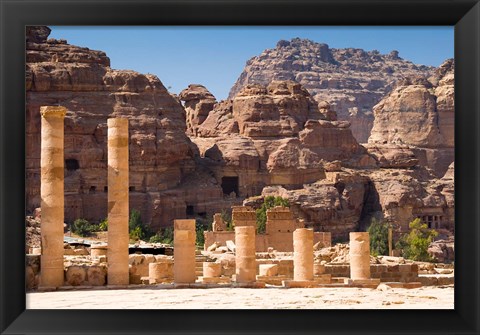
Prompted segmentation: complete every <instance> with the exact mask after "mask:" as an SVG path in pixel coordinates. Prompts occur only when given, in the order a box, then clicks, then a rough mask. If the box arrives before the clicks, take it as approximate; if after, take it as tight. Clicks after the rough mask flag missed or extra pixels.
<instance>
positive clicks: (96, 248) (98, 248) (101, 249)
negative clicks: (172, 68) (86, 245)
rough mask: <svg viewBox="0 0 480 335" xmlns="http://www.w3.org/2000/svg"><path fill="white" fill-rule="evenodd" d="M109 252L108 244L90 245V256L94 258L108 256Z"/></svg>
mask: <svg viewBox="0 0 480 335" xmlns="http://www.w3.org/2000/svg"><path fill="white" fill-rule="evenodd" d="M107 252H108V247H107V246H106V245H92V246H91V247H90V256H91V257H92V258H99V257H100V256H107Z"/></svg>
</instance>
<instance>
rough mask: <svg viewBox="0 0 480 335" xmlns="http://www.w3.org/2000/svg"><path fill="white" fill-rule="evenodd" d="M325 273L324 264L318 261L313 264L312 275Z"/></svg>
mask: <svg viewBox="0 0 480 335" xmlns="http://www.w3.org/2000/svg"><path fill="white" fill-rule="evenodd" d="M324 273H325V265H323V264H320V263H314V264H313V274H314V276H319V275H322V274H324Z"/></svg>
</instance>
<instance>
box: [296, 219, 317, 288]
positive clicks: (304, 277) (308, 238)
mask: <svg viewBox="0 0 480 335" xmlns="http://www.w3.org/2000/svg"><path fill="white" fill-rule="evenodd" d="M293 280H295V281H312V280H313V230H312V229H307V228H299V229H296V230H295V231H294V232H293Z"/></svg>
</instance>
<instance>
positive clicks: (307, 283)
mask: <svg viewBox="0 0 480 335" xmlns="http://www.w3.org/2000/svg"><path fill="white" fill-rule="evenodd" d="M282 285H283V287H286V288H313V287H318V283H317V282H315V281H313V280H284V281H283V283H282Z"/></svg>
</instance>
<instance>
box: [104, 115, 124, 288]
mask: <svg viewBox="0 0 480 335" xmlns="http://www.w3.org/2000/svg"><path fill="white" fill-rule="evenodd" d="M107 125H108V250H107V261H108V285H128V284H129V275H128V241H129V234H128V216H129V204H128V186H129V181H128V119H125V118H112V119H108V120H107Z"/></svg>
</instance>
